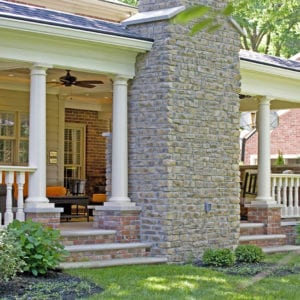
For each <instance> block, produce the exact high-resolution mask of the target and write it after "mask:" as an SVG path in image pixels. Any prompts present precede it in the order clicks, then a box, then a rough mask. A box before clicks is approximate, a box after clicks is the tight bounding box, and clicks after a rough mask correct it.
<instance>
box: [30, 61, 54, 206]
mask: <svg viewBox="0 0 300 300" xmlns="http://www.w3.org/2000/svg"><path fill="white" fill-rule="evenodd" d="M48 67H49V66H44V65H40V64H35V65H33V66H32V68H31V81H30V128H29V166H31V167H36V171H35V172H34V173H33V174H31V175H30V179H29V184H28V194H29V196H28V198H27V199H26V202H25V207H26V208H30V207H32V208H36V207H54V204H50V203H49V200H48V199H47V198H46V164H47V161H46V70H47V68H48Z"/></svg>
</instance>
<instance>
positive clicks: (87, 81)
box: [77, 80, 103, 84]
mask: <svg viewBox="0 0 300 300" xmlns="http://www.w3.org/2000/svg"><path fill="white" fill-rule="evenodd" d="M77 82H86V83H90V84H103V81H101V80H78V81H77Z"/></svg>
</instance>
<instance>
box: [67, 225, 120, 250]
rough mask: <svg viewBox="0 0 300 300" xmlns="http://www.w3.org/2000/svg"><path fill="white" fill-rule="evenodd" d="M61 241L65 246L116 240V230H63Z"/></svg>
mask: <svg viewBox="0 0 300 300" xmlns="http://www.w3.org/2000/svg"><path fill="white" fill-rule="evenodd" d="M61 241H62V243H63V245H64V246H73V245H86V244H90V245H93V244H104V243H109V244H111V243H114V242H115V241H116V231H115V230H102V229H93V228H90V229H76V230H61Z"/></svg>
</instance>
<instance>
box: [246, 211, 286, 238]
mask: <svg viewBox="0 0 300 300" xmlns="http://www.w3.org/2000/svg"><path fill="white" fill-rule="evenodd" d="M248 222H253V223H264V224H265V234H280V233H281V207H261V206H260V207H255V206H251V205H249V206H248Z"/></svg>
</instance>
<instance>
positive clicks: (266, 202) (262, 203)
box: [245, 198, 282, 208]
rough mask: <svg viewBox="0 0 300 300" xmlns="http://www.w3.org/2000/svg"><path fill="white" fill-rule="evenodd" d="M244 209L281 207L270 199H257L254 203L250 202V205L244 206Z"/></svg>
mask: <svg viewBox="0 0 300 300" xmlns="http://www.w3.org/2000/svg"><path fill="white" fill-rule="evenodd" d="M245 206H246V207H270V208H271V207H282V205H280V204H278V203H277V202H276V201H273V200H272V198H265V199H262V198H259V199H256V200H254V201H251V203H250V204H248V205H245Z"/></svg>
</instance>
